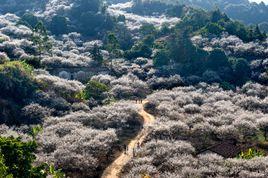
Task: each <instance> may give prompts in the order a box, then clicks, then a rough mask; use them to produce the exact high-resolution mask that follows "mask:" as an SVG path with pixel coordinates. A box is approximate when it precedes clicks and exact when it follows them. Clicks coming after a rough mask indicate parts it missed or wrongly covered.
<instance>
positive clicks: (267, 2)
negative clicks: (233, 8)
mask: <svg viewBox="0 0 268 178" xmlns="http://www.w3.org/2000/svg"><path fill="white" fill-rule="evenodd" d="M249 1H255V2H261V1H263V2H265V3H266V4H268V0H249Z"/></svg>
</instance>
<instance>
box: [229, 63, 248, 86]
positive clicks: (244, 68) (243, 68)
mask: <svg viewBox="0 0 268 178" xmlns="http://www.w3.org/2000/svg"><path fill="white" fill-rule="evenodd" d="M229 61H230V63H231V64H232V69H233V73H234V76H233V80H234V83H237V84H239V85H241V84H243V83H245V82H246V81H247V80H248V78H249V77H250V71H251V70H250V66H249V63H248V61H247V60H246V59H243V58H230V59H229Z"/></svg>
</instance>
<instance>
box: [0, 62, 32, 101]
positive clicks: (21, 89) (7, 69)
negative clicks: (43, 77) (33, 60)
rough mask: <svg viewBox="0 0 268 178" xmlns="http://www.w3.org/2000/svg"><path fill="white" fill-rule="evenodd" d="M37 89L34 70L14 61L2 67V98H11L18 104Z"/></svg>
mask: <svg viewBox="0 0 268 178" xmlns="http://www.w3.org/2000/svg"><path fill="white" fill-rule="evenodd" d="M36 89H37V84H36V82H35V81H34V79H33V76H32V68H31V67H30V66H29V65H27V64H26V63H24V62H19V61H13V62H6V63H4V64H1V65H0V96H2V97H3V98H7V97H11V98H13V99H15V100H16V101H17V102H18V103H20V102H22V100H23V99H25V98H27V97H29V96H30V95H31V94H32V93H33V92H34V91H35V90H36Z"/></svg>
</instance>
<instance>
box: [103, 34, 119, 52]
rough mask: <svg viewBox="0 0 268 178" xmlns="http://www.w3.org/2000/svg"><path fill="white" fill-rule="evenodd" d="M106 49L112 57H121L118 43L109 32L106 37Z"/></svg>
mask: <svg viewBox="0 0 268 178" xmlns="http://www.w3.org/2000/svg"><path fill="white" fill-rule="evenodd" d="M106 49H107V50H108V51H109V52H110V53H111V54H112V55H113V57H119V56H121V52H120V44H119V41H118V39H117V38H116V36H115V34H114V33H112V32H109V33H108V35H107V43H106Z"/></svg>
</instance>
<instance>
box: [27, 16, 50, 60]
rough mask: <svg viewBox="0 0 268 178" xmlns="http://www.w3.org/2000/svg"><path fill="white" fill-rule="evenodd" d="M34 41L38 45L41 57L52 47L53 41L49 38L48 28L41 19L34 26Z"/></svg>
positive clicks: (38, 52)
mask: <svg viewBox="0 0 268 178" xmlns="http://www.w3.org/2000/svg"><path fill="white" fill-rule="evenodd" d="M32 41H33V44H34V45H35V46H36V47H37V54H38V56H39V58H41V55H42V54H43V53H49V52H50V50H51V48H52V43H51V42H50V40H49V37H48V34H47V30H46V28H45V26H44V24H43V23H42V22H41V21H39V22H38V23H37V25H36V26H35V27H34V30H33V34H32Z"/></svg>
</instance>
